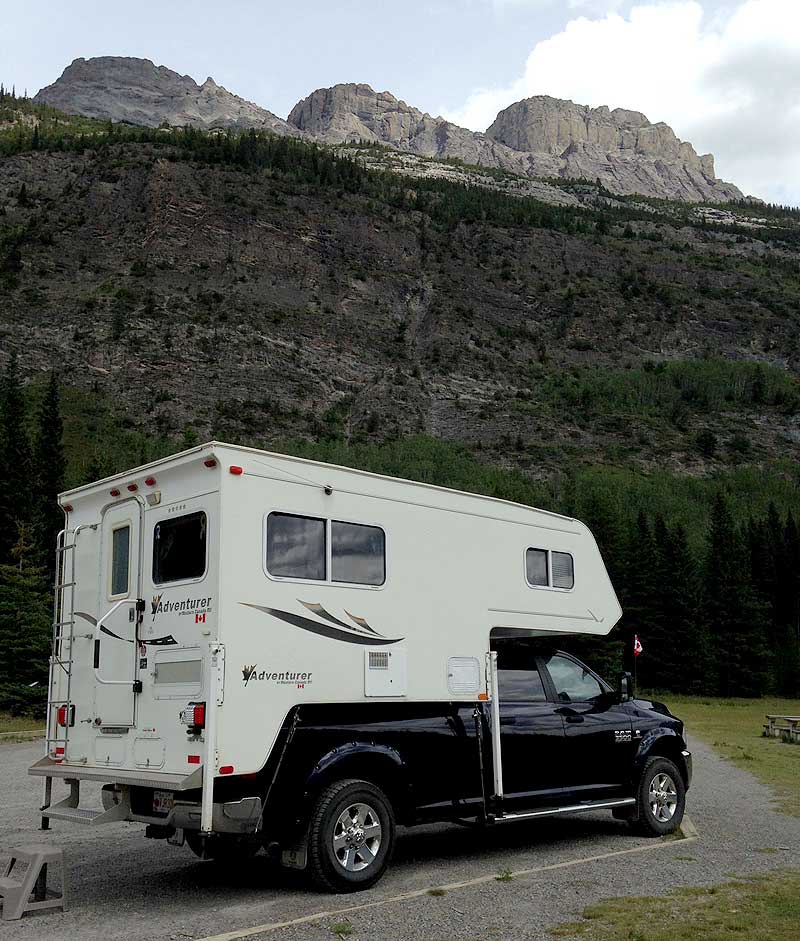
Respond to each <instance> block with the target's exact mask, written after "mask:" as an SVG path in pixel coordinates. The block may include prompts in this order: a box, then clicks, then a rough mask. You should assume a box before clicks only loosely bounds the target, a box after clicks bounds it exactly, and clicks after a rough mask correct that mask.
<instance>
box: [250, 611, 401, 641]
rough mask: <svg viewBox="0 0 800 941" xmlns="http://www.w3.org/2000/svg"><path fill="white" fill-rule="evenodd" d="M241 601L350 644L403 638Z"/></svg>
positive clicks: (313, 631) (315, 632) (313, 632)
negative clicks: (367, 632) (341, 627)
mask: <svg viewBox="0 0 800 941" xmlns="http://www.w3.org/2000/svg"><path fill="white" fill-rule="evenodd" d="M239 603H240V604H243V605H244V606H245V607H247V608H255V609H256V611H263V612H264V613H265V614H271V615H272V616H273V617H275V618H278V620H280V621H285V622H286V623H287V624H294V626H295V627H300V628H302V629H303V630H304V631H310V632H311V633H312V634H319V635H321V636H322V637H328V638H330V639H331V640H342V641H345V642H346V643H348V644H369V645H370V646H373V647H376V646H382V645H385V644H397V643H399V642H400V641H401V640H403V638H402V637H395V638H394V639H390V638H388V637H381V636H379V635H375V636H374V637H373V636H366V635H365V634H357V633H356V632H355V631H354V630H352V629H351V628H348V629H347V630H346V631H341V630H339V629H338V628H336V627H329V626H328V625H327V624H320V623H319V621H312V620H311V619H310V618H304V617H301V616H300V615H299V614H291V613H290V612H289V611H279V610H278V609H277V608H267V607H265V606H264V605H260V604H249V603H248V602H246V601H240V602H239Z"/></svg>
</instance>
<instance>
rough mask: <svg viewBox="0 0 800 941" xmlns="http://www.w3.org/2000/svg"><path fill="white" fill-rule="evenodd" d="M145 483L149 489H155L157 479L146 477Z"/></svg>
mask: <svg viewBox="0 0 800 941" xmlns="http://www.w3.org/2000/svg"><path fill="white" fill-rule="evenodd" d="M144 482H145V483H146V484H147V486H148V487H155V485H156V479H155V477H145V479H144Z"/></svg>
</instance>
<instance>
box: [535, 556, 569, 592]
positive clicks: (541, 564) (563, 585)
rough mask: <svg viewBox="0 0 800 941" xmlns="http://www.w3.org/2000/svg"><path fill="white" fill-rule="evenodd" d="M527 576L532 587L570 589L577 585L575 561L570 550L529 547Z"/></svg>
mask: <svg viewBox="0 0 800 941" xmlns="http://www.w3.org/2000/svg"><path fill="white" fill-rule="evenodd" d="M525 578H526V579H527V581H528V584H529V585H530V586H531V587H532V588H560V589H562V591H568V590H569V589H570V588H574V587H575V563H574V562H573V559H572V556H571V555H570V554H569V552H556V551H555V550H550V549H527V550H526V551H525Z"/></svg>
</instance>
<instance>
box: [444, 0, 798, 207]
mask: <svg viewBox="0 0 800 941" xmlns="http://www.w3.org/2000/svg"><path fill="white" fill-rule="evenodd" d="M583 2H584V0H571V4H573V5H574V4H580V3H583ZM588 2H589V3H591V2H592V0H588ZM537 94H546V95H553V96H554V97H556V98H571V99H572V100H573V101H577V102H580V103H581V104H588V105H592V106H597V105H600V104H607V105H609V106H610V107H612V108H615V107H623V108H631V109H635V110H638V111H643V112H644V113H645V114H646V115H647V116H648V117H649V118H650V120H651V121H666V122H667V123H668V124H670V125H671V126H672V127H673V128H674V129H675V131H676V133H677V134H678V135H679V136H681V137H683V138H684V139H687V140H690V141H691V142H692V143H693V144H694V145H695V147H696V148H697V149H698V151H700V152H703V151H706V150H708V151H711V152H713V153H714V154H715V156H716V157H717V172H718V174H719V176H721V177H723V178H725V179H729V180H731V181H732V182H734V183H736V184H737V185H739V186H740V187H741V188H742V189H743V190H745V191H747V192H753V193H755V194H757V195H761V196H764V197H765V198H768V199H774V200H778V201H789V200H790V201H792V202H795V203H800V2H799V0H737V2H735V3H733V4H732V5H731V7H730V9H729V10H728V12H727V14H726V15H725V16H720V15H719V13H718V14H717V15H716V16H715V17H708V16H706V15H705V13H704V9H703V7H702V5H701V4H700V3H699V2H698V0H670V2H649V3H639V4H636V5H635V6H633V7H632V8H631V9H630V11H629V12H628V13H627V15H623V14H620V13H616V12H610V13H606V14H605V15H602V16H600V17H595V18H592V17H591V16H579V17H576V18H575V19H572V20H571V21H570V22H569V23H567V24H566V26H565V27H564V29H563V30H562V31H561V32H560V33H557V34H556V35H554V36H551V37H550V38H549V39H545V40H543V41H541V42H539V43H537V44H536V46H535V47H534V49H533V50H532V52H531V53H530V55H529V56H528V59H527V62H526V64H525V69H524V72H523V74H522V75H521V76H520V78H519V79H517V80H516V81H515V82H513V83H512V84H511V85H509V86H507V87H505V88H484V89H477V90H476V91H474V92H473V93H472V94H471V95H470V96H469V97H468V98H467V100H466V101H465V103H464V105H463V106H462V107H461V108H459V109H458V110H457V111H455V112H451V113H449V114H447V117H448V118H449V119H450V120H452V121H454V122H456V123H458V124H462V125H465V126H466V127H470V128H473V129H475V130H484V129H485V128H486V127H487V126H488V125H489V124H490V123H491V122H492V121H493V120H494V117H495V115H496V114H497V112H498V111H499V110H501V109H502V108H504V107H507V106H508V105H509V104H511V103H512V102H514V101H518V100H519V99H521V98H526V97H529V96H531V95H537Z"/></svg>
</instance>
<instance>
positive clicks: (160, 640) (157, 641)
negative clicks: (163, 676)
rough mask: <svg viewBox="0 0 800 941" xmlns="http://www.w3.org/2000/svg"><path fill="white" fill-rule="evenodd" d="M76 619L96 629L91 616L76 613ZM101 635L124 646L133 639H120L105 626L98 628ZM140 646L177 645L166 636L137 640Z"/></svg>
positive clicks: (172, 639) (95, 619) (81, 612)
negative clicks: (122, 642)
mask: <svg viewBox="0 0 800 941" xmlns="http://www.w3.org/2000/svg"><path fill="white" fill-rule="evenodd" d="M75 617H76V618H83V620H84V621H88V622H89V623H90V624H91V625H92V627H97V618H95V617H92V615H91V614H87V613H86V612H85V611H76V612H75ZM100 633H101V634H108V636H109V637H113V638H114V640H122V641H125V643H126V644H132V643H133V638H131V637H120V636H119V634H115V633H114V632H113V631H110V630H109V629H108V628H107V627H106V626H105V625H103V626H102V627H101V628H100ZM139 643H140V644H149V645H150V646H151V647H168V646H170V645H172V644H177V643H178V641H177V640H175V638H174V637H173V636H172V634H167V635H165V636H164V637H153V638H151V639H150V640H145V639H144V638H143V637H140V638H139Z"/></svg>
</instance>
